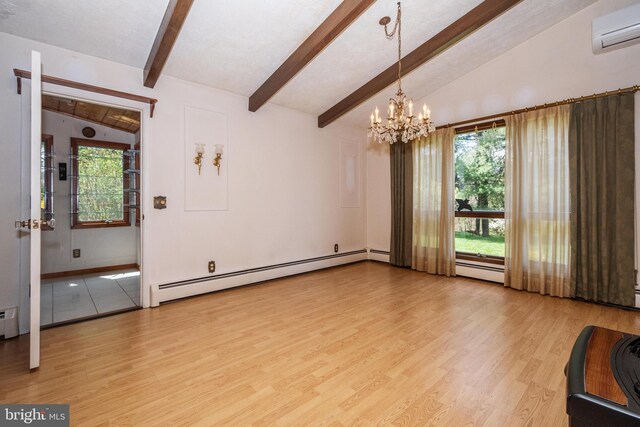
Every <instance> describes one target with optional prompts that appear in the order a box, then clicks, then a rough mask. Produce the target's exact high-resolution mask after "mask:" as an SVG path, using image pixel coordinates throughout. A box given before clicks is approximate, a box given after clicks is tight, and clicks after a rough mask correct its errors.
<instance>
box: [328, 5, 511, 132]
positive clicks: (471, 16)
mask: <svg viewBox="0 0 640 427" xmlns="http://www.w3.org/2000/svg"><path fill="white" fill-rule="evenodd" d="M521 1H522V0H485V1H484V2H482V3H480V4H479V5H478V6H476V7H475V8H473V9H471V11H469V12H468V13H467V14H465V15H464V16H462V17H461V18H460V19H458V20H457V21H455V22H454V23H452V24H451V25H449V26H448V27H446V28H445V29H444V30H442V31H440V32H439V33H438V34H436V35H435V36H433V37H432V38H431V39H429V40H427V41H426V42H424V43H423V44H422V45H420V46H418V47H417V48H416V49H415V50H413V51H412V52H410V53H409V54H407V55H406V56H404V57H403V58H402V72H403V74H404V75H406V74H408V73H410V72H411V71H413V70H415V69H416V68H418V67H419V66H421V65H423V64H424V63H426V62H427V61H429V60H431V59H432V58H434V57H436V56H437V55H439V54H441V53H442V52H444V51H445V50H447V49H449V48H450V47H452V46H454V45H455V44H456V43H458V42H459V41H461V40H462V39H464V38H465V37H467V36H468V35H470V34H472V33H473V32H475V31H476V30H478V29H479V28H481V27H482V26H484V25H485V24H487V23H489V22H490V21H491V20H493V19H495V18H496V17H498V16H500V15H501V14H503V13H504V12H506V11H507V10H509V9H510V8H512V7H513V6H515V5H516V4H518V3H520V2H521ZM397 79H398V63H397V62H396V63H394V64H393V65H391V66H390V67H389V68H387V69H386V70H384V71H383V72H382V73H380V74H378V75H377V76H376V77H374V78H373V79H371V80H370V81H368V82H367V83H365V84H364V85H362V86H361V87H360V88H358V89H357V90H356V91H354V92H353V93H351V94H350V95H349V96H347V97H346V98H344V99H343V100H342V101H340V102H338V103H337V104H336V105H334V106H333V107H331V108H330V109H328V110H327V111H325V112H324V113H322V114H321V115H320V117H318V127H321V128H323V127H325V126H327V125H328V124H330V123H332V122H333V121H335V120H337V119H338V118H340V117H341V116H343V115H344V114H346V113H348V112H349V111H351V110H352V109H353V108H355V107H357V106H358V105H360V104H361V103H363V102H364V101H366V100H367V99H369V98H371V97H372V96H374V95H375V94H377V93H378V92H380V91H381V90H383V89H385V88H386V87H388V86H390V85H391V84H393V83H394V82H395V81H397Z"/></svg>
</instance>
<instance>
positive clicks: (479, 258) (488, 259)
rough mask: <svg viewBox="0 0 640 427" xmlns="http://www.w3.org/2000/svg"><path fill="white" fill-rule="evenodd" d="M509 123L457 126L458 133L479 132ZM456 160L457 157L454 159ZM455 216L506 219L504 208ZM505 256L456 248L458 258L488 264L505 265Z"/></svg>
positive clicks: (458, 213) (455, 214) (490, 122)
mask: <svg viewBox="0 0 640 427" xmlns="http://www.w3.org/2000/svg"><path fill="white" fill-rule="evenodd" d="M506 125H507V123H506V121H505V120H504V119H500V120H492V121H488V122H482V123H476V124H471V125H467V126H460V127H457V128H455V133H456V135H460V134H463V133H470V132H478V131H483V130H488V129H492V128H494V127H496V128H498V127H506ZM454 161H455V159H454ZM454 217H455V218H481V219H504V210H502V211H458V210H457V209H456V210H455V211H454ZM504 258H505V257H503V256H495V255H482V254H474V253H471V252H462V251H458V250H456V259H459V260H464V261H474V262H484V263H488V264H498V265H504Z"/></svg>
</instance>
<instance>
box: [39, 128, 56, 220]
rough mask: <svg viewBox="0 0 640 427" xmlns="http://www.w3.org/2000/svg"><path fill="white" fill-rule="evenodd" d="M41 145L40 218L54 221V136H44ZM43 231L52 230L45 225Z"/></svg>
mask: <svg viewBox="0 0 640 427" xmlns="http://www.w3.org/2000/svg"><path fill="white" fill-rule="evenodd" d="M41 141H42V142H41V143H40V211H41V213H40V218H42V219H43V220H44V221H49V220H51V219H53V136H51V135H45V134H42V139H41ZM41 230H52V228H51V227H49V225H48V224H45V223H43V224H42V227H41Z"/></svg>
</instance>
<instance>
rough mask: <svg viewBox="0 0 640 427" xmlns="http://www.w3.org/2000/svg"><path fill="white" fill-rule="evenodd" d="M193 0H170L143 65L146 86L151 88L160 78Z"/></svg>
mask: <svg viewBox="0 0 640 427" xmlns="http://www.w3.org/2000/svg"><path fill="white" fill-rule="evenodd" d="M192 4H193V0H170V1H169V4H168V5H167V10H166V11H165V13H164V17H163V18H162V23H160V28H159V29H158V34H156V39H155V41H154V42H153V47H152V48H151V52H150V53H149V58H148V59H147V63H146V65H145V66H144V72H143V80H144V85H145V86H146V87H150V88H153V87H154V86H155V85H156V82H157V81H158V78H160V74H161V73H162V69H163V68H164V65H165V64H166V63H167V59H169V54H170V53H171V49H173V45H174V44H175V42H176V40H177V39H178V35H179V34H180V30H181V29H182V25H183V24H184V21H185V20H186V19H187V15H188V14H189V10H190V9H191V5H192Z"/></svg>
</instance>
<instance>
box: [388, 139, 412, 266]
mask: <svg viewBox="0 0 640 427" xmlns="http://www.w3.org/2000/svg"><path fill="white" fill-rule="evenodd" d="M412 148H413V147H412V146H411V144H410V143H406V144H405V143H402V142H396V143H394V144H391V247H390V255H389V262H390V263H391V265H396V266H398V267H411V239H412V236H413V157H412V155H413V154H412Z"/></svg>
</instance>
